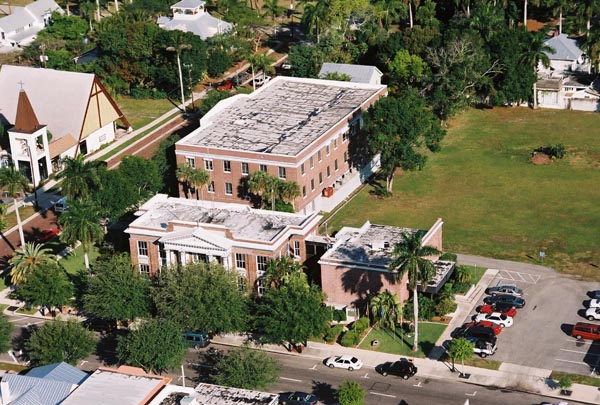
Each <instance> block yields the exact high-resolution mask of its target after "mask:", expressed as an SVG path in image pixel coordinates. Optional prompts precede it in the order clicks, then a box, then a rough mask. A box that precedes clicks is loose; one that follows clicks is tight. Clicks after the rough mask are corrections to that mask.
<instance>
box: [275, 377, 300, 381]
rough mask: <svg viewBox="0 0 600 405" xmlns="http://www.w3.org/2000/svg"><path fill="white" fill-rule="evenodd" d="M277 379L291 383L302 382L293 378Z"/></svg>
mask: <svg viewBox="0 0 600 405" xmlns="http://www.w3.org/2000/svg"><path fill="white" fill-rule="evenodd" d="M279 379H280V380H286V381H293V382H302V380H296V379H295V378H286V377H279Z"/></svg>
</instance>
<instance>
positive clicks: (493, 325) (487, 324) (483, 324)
mask: <svg viewBox="0 0 600 405" xmlns="http://www.w3.org/2000/svg"><path fill="white" fill-rule="evenodd" d="M475 326H480V327H484V328H490V329H492V330H493V331H494V335H496V336H498V335H499V334H500V332H502V326H500V325H498V324H497V323H494V322H491V321H474V322H469V323H468V324H467V329H468V328H472V327H475Z"/></svg>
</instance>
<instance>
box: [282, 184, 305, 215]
mask: <svg viewBox="0 0 600 405" xmlns="http://www.w3.org/2000/svg"><path fill="white" fill-rule="evenodd" d="M277 194H278V195H279V199H280V200H281V201H283V202H286V203H287V202H289V203H291V204H292V207H293V208H294V211H296V202H295V201H296V198H298V197H300V185H299V184H298V183H296V182H295V181H282V182H280V184H279V189H278V190H277Z"/></svg>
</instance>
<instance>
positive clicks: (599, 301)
mask: <svg viewBox="0 0 600 405" xmlns="http://www.w3.org/2000/svg"><path fill="white" fill-rule="evenodd" d="M588 308H600V298H595V299H593V300H590V304H589V305H588Z"/></svg>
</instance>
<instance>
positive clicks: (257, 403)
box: [150, 383, 279, 405]
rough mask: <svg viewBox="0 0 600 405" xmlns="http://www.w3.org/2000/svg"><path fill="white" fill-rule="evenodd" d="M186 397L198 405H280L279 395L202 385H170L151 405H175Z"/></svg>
mask: <svg viewBox="0 0 600 405" xmlns="http://www.w3.org/2000/svg"><path fill="white" fill-rule="evenodd" d="M185 397H188V398H194V399H195V400H196V402H195V403H196V404H198V405H200V404H202V405H276V404H278V403H279V394H271V393H269V392H261V391H253V390H245V389H242V388H232V387H223V386H220V385H213V384H205V383H200V384H198V386H197V387H196V388H195V389H194V388H191V387H181V386H178V385H170V384H169V385H167V386H166V387H165V388H164V389H163V390H162V391H161V392H159V393H158V395H157V396H156V397H155V398H154V399H153V400H152V402H150V405H175V404H179V403H181V402H182V399H183V398H185Z"/></svg>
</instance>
